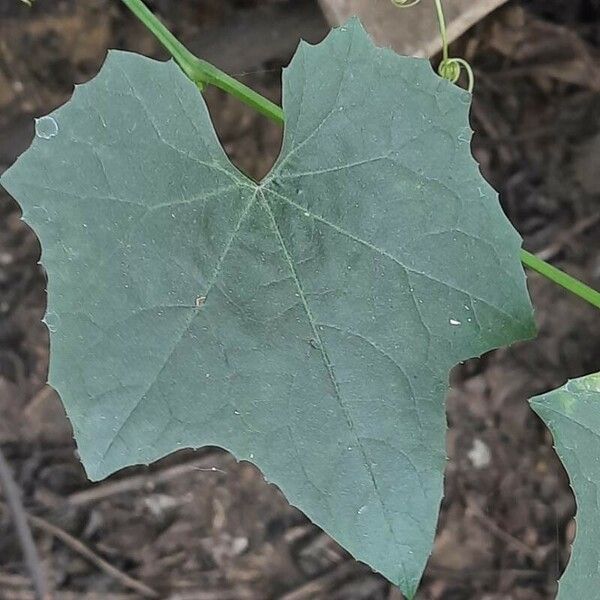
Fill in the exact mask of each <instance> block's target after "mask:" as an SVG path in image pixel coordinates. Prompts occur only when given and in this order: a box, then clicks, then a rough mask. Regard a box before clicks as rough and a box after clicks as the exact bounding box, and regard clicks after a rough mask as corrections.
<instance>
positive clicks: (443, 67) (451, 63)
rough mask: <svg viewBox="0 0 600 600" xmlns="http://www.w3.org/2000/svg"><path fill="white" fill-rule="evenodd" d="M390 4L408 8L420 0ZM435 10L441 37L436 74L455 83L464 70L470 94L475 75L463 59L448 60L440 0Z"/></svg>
mask: <svg viewBox="0 0 600 600" xmlns="http://www.w3.org/2000/svg"><path fill="white" fill-rule="evenodd" d="M391 2H392V4H393V5H394V6H396V7H398V8H410V7H411V6H415V5H416V4H419V2H421V0H391ZM435 8H436V11H437V17H438V23H439V26H440V35H441V37H442V62H441V63H440V65H439V67H438V73H439V75H440V77H443V78H444V79H447V80H448V81H451V82H452V83H456V82H457V81H458V79H459V78H460V74H461V72H462V71H463V69H464V71H465V73H466V74H467V79H468V84H467V90H468V91H469V93H472V92H473V87H474V85H475V75H474V73H473V69H472V68H471V65H470V64H469V63H468V62H467V61H466V60H465V59H464V58H450V55H449V52H448V35H447V33H446V19H445V17H444V9H443V8H442V0H435Z"/></svg>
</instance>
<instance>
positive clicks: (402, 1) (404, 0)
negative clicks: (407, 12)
mask: <svg viewBox="0 0 600 600" xmlns="http://www.w3.org/2000/svg"><path fill="white" fill-rule="evenodd" d="M419 2H421V0H392V4H393V5H394V6H397V7H398V8H410V7H411V6H414V5H415V4H419Z"/></svg>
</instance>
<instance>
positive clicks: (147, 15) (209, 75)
mask: <svg viewBox="0 0 600 600" xmlns="http://www.w3.org/2000/svg"><path fill="white" fill-rule="evenodd" d="M122 1H123V3H124V4H126V5H127V6H128V7H129V9H130V10H131V11H132V12H133V14H134V15H135V16H136V17H138V19H140V21H141V22H142V23H143V24H144V25H145V26H146V27H147V28H148V29H149V30H150V31H151V32H152V33H153V34H154V35H155V36H156V38H157V39H158V40H159V41H160V43H161V44H162V45H163V46H164V47H165V48H166V49H167V50H168V51H169V52H170V53H171V56H173V58H174V59H175V61H176V62H177V64H178V65H179V66H180V67H181V69H182V70H183V72H184V73H185V74H186V75H187V76H188V77H189V78H190V79H191V80H192V81H193V82H194V83H196V85H198V87H200V89H203V88H204V86H205V85H208V84H210V85H214V86H216V87H218V88H220V89H222V90H224V91H225V92H227V93H229V94H231V95H232V96H235V97H236V98H238V99H239V100H241V101H242V102H244V103H245V104H247V105H248V106H251V107H252V108H254V109H255V110H256V111H258V112H259V113H261V114H263V115H265V116H266V117H268V118H270V119H272V120H273V121H275V122H276V123H279V124H281V125H282V124H283V123H284V115H283V109H282V108H281V107H280V106H277V104H274V103H273V102H271V101H270V100H268V99H267V98H265V97H264V96H261V95H260V94H258V93H257V92H255V91H254V90H251V89H250V88H249V87H247V86H245V85H244V84H243V83H240V82H239V81H237V79H234V78H233V77H231V76H229V75H227V74H226V73H224V72H223V71H221V70H219V69H217V68H216V67H215V66H213V65H211V64H210V63H208V62H206V61H205V60H202V59H200V58H198V57H196V56H194V55H193V54H192V53H191V52H190V51H189V50H188V49H187V48H186V47H185V46H184V45H183V44H182V43H181V42H180V41H179V40H178V39H177V38H176V37H175V36H174V35H173V34H172V33H171V32H170V31H169V30H168V29H167V28H166V27H165V26H164V25H163V24H162V23H161V22H160V21H159V19H158V18H157V17H156V16H155V15H154V14H153V13H152V12H151V11H150V10H149V9H148V7H147V6H146V5H145V4H144V2H143V1H142V0H122ZM435 6H436V10H437V14H438V19H439V23H440V34H441V36H442V47H443V61H442V65H444V64H446V65H447V64H448V62H449V61H452V60H454V61H455V62H460V63H461V64H463V63H464V61H462V59H450V58H449V54H448V36H447V32H446V20H445V19H444V11H443V8H442V1H441V0H435ZM464 66H465V67H466V68H467V72H469V70H470V69H469V68H468V66H467V65H464ZM471 74H472V72H471ZM470 88H471V89H472V79H471V83H470ZM521 262H522V263H523V264H524V265H525V266H527V267H529V268H530V269H533V270H534V271H536V272H538V273H539V274H540V275H543V276H544V277H546V278H547V279H550V281H553V282H554V283H556V284H557V285H560V286H561V287H563V288H565V289H566V290H568V291H569V292H571V293H572V294H575V295H576V296H578V297H579V298H581V299H583V300H585V301H586V302H589V303H590V304H591V305H592V306H595V307H596V308H600V293H599V292H597V291H596V290H594V289H592V288H591V287H589V286H587V285H585V284H584V283H583V282H581V281H579V280H578V279H575V278H574V277H571V276H570V275H567V273H565V272H563V271H561V270H560V269H557V268H556V267H553V266H552V265H550V264H549V263H547V262H545V261H543V260H542V259H540V258H538V257H537V256H535V255H533V254H531V253H529V252H527V251H526V250H523V251H522V252H521Z"/></svg>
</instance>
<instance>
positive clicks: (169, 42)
mask: <svg viewBox="0 0 600 600" xmlns="http://www.w3.org/2000/svg"><path fill="white" fill-rule="evenodd" d="M122 1H123V3H124V4H125V5H126V6H127V7H128V8H129V10H131V12H132V13H133V14H134V15H135V16H136V17H137V18H138V19H139V20H140V21H141V22H142V23H143V24H144V25H145V26H146V28H147V29H148V30H149V31H150V32H151V33H153V34H154V36H155V37H156V39H157V40H158V41H159V42H160V43H161V44H162V45H163V46H164V47H165V49H166V50H167V51H168V52H169V53H170V54H171V56H172V57H173V59H174V60H175V62H176V63H177V64H178V65H179V66H180V67H181V69H182V70H183V72H184V73H185V74H186V75H187V76H188V77H189V78H190V79H191V80H192V81H193V82H194V83H195V84H196V85H197V86H198V87H199V88H200V89H201V90H203V89H204V88H205V87H206V86H207V85H214V86H215V87H218V88H220V89H222V90H224V91H225V92H227V93H228V94H231V95H232V96H235V97H236V98H238V99H239V100H241V101H242V102H244V103H245V104H247V105H248V106H251V107H252V108H254V109H255V110H257V111H258V112H259V113H261V114H263V115H265V116H266V117H269V118H270V119H272V120H273V121H276V122H277V123H281V124H283V110H282V109H281V107H279V106H277V104H275V103H273V102H271V101H270V100H269V99H267V98H265V97H264V96H261V95H260V94H258V93H257V92H255V91H254V90H252V89H250V88H249V87H248V86H246V85H244V84H243V83H241V82H239V81H238V80H237V79H234V78H233V77H231V76H230V75H227V73H224V72H223V71H221V70H219V69H217V68H216V67H215V66H213V65H211V64H210V63H208V62H206V61H205V60H202V59H201V58H198V57H197V56H195V55H194V54H192V53H191V52H190V51H189V50H188V49H187V48H186V47H185V46H184V45H183V44H182V43H181V42H180V41H179V40H178V39H177V38H176V37H175V36H174V35H173V34H172V33H171V32H170V31H169V30H168V29H167V28H166V27H165V26H164V25H163V24H162V23H161V21H160V20H159V19H158V18H157V17H156V16H155V15H154V14H153V13H152V12H151V11H150V10H149V9H148V7H147V6H146V5H145V4H144V2H143V1H142V0H122Z"/></svg>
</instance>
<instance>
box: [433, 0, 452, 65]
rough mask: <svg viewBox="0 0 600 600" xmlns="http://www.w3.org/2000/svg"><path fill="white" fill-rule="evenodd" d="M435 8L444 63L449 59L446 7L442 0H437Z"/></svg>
mask: <svg viewBox="0 0 600 600" xmlns="http://www.w3.org/2000/svg"><path fill="white" fill-rule="evenodd" d="M435 10H436V12H437V18H438V23H439V25H440V37H441V38H442V63H444V62H447V61H448V57H449V53H448V34H447V32H446V18H445V17H444V9H443V7H442V0H435Z"/></svg>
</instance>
